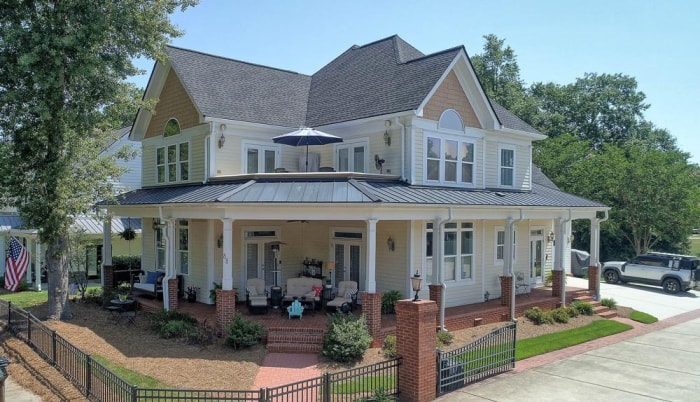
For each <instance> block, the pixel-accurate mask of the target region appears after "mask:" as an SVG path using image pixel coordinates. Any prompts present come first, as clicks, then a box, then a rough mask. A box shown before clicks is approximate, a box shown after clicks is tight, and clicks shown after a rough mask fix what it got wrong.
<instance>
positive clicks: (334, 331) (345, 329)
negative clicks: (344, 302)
mask: <svg viewBox="0 0 700 402" xmlns="http://www.w3.org/2000/svg"><path fill="white" fill-rule="evenodd" d="M371 344H372V337H371V336H370V335H369V330H368V329H367V322H366V321H365V316H364V315H362V316H360V317H359V318H355V317H354V316H352V315H345V314H342V313H340V312H336V313H335V314H332V315H328V332H327V334H326V338H325V339H324V341H323V355H324V356H326V357H328V358H329V359H331V360H334V361H337V362H341V363H342V362H349V361H352V360H356V359H359V358H361V357H362V356H363V355H364V353H365V351H366V350H367V349H368V348H369V346H370V345H371Z"/></svg>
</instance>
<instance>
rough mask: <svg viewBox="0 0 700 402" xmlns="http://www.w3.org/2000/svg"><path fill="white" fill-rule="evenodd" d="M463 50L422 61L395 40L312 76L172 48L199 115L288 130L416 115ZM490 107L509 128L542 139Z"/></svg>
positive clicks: (356, 49) (349, 54) (355, 52)
mask: <svg viewBox="0 0 700 402" xmlns="http://www.w3.org/2000/svg"><path fill="white" fill-rule="evenodd" d="M463 49H464V48H463V47H461V46H460V47H455V48H452V49H447V50H444V51H441V52H437V53H433V54H430V55H427V56H426V55H424V54H423V53H421V52H420V51H418V50H417V49H416V48H414V47H413V46H411V45H410V44H408V43H407V42H405V41H404V40H403V39H401V38H400V37H398V36H397V35H394V36H391V37H388V38H385V39H381V40H378V41H376V42H372V43H369V44H367V45H363V46H357V45H355V46H352V47H351V48H350V49H348V50H347V51H345V52H344V53H343V54H341V55H340V56H338V57H337V58H336V59H335V60H333V61H331V62H330V63H328V64H327V65H326V66H324V67H323V68H321V69H320V70H319V71H318V72H316V73H315V74H313V76H308V75H304V74H298V73H295V72H291V71H287V70H280V69H275V68H270V67H265V66H261V65H257V64H252V63H246V62H242V61H238V60H233V59H228V58H224V57H219V56H214V55H209V54H205V53H200V52H196V51H192V50H186V49H181V48H177V47H172V46H169V47H168V48H167V52H168V55H169V57H170V62H171V63H172V66H173V68H174V69H175V72H176V73H177V75H178V77H179V78H180V80H181V81H182V83H183V85H184V86H185V88H186V90H187V92H188V93H189V94H190V96H191V97H192V100H193V101H194V103H195V105H196V106H197V108H198V109H199V111H200V112H201V113H202V114H203V115H204V116H208V117H219V118H226V119H231V120H239V121H246V122H251V123H261V124H270V125H275V126H283V127H301V126H308V127H317V126H322V125H326V124H332V123H338V122H343V121H351V120H358V119H363V118H369V117H373V116H381V115H386V114H392V113H399V112H406V111H411V110H415V109H417V108H418V106H420V104H421V102H422V101H423V100H425V98H426V96H427V95H428V93H429V92H430V90H431V89H432V88H433V87H434V86H435V85H436V84H437V82H438V80H439V78H440V77H441V76H442V74H443V73H444V72H445V70H446V69H447V67H448V66H449V65H450V63H451V62H452V61H453V60H454V58H455V57H456V56H457V55H458V54H459V52H460V51H461V50H463ZM492 103H493V107H494V111H495V113H496V116H497V117H498V119H499V121H500V122H501V123H502V124H503V125H504V126H505V127H508V128H512V129H515V130H523V131H527V132H534V133H537V130H535V129H534V128H532V127H531V126H530V125H528V124H527V123H525V122H523V121H522V120H520V119H519V118H517V117H516V116H514V115H513V114H512V113H510V112H509V111H508V110H506V109H505V108H503V107H502V106H501V105H498V104H497V103H495V102H492Z"/></svg>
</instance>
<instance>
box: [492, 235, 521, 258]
mask: <svg viewBox="0 0 700 402" xmlns="http://www.w3.org/2000/svg"><path fill="white" fill-rule="evenodd" d="M515 240H516V233H515V231H513V248H512V252H511V254H512V255H511V257H512V259H513V261H515V250H516V248H517V247H516V241H515ZM505 246H506V231H505V229H504V228H496V262H497V263H500V264H502V263H503V259H504V257H505Z"/></svg>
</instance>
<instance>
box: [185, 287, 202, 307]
mask: <svg viewBox="0 0 700 402" xmlns="http://www.w3.org/2000/svg"><path fill="white" fill-rule="evenodd" d="M197 291H199V288H197V287H194V286H188V287H187V290H186V291H185V294H186V295H187V301H188V302H190V303H192V302H195V301H197Z"/></svg>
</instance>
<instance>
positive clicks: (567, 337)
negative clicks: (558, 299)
mask: <svg viewBox="0 0 700 402" xmlns="http://www.w3.org/2000/svg"><path fill="white" fill-rule="evenodd" d="M630 329H632V326H631V325H628V324H623V323H620V322H617V321H612V320H598V321H593V322H592V323H590V324H588V325H586V326H585V327H581V328H574V329H570V330H567V331H561V332H556V333H553V334H546V335H541V336H536V337H534V338H528V339H523V340H520V341H518V342H517V344H516V352H515V360H522V359H527V358H528V357H532V356H537V355H541V354H544V353H548V352H552V351H554V350H559V349H564V348H567V347H569V346H574V345H578V344H580V343H584V342H588V341H591V340H593V339H598V338H602V337H605V336H609V335H614V334H617V333H620V332H624V331H627V330H630Z"/></svg>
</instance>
